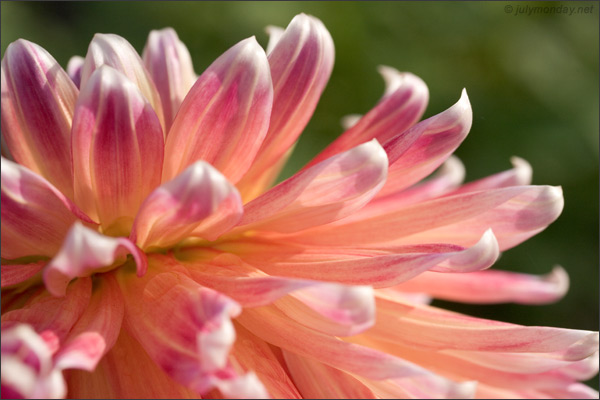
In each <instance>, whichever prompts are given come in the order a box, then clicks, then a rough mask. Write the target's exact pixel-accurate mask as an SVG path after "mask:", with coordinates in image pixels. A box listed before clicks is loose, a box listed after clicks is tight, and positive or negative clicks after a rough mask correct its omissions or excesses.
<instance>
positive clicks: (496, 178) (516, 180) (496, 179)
mask: <svg viewBox="0 0 600 400" xmlns="http://www.w3.org/2000/svg"><path fill="white" fill-rule="evenodd" d="M510 162H511V163H512V165H513V168H512V169H509V170H507V171H503V172H500V173H497V174H494V175H490V176H488V177H486V178H483V179H479V180H476V181H474V182H469V183H467V184H465V185H462V186H461V187H460V188H458V189H457V190H454V191H452V192H451V193H449V194H450V195H452V194H458V193H467V192H475V191H478V190H485V189H497V188H501V187H508V186H523V185H530V184H531V175H532V173H533V171H532V169H531V165H529V163H528V162H527V161H526V160H524V159H522V158H520V157H511V159H510Z"/></svg>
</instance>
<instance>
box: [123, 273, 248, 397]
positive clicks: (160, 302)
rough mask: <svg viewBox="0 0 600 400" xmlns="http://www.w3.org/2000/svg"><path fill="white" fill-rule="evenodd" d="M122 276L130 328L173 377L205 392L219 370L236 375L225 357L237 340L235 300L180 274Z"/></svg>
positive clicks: (212, 383)
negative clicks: (233, 322) (234, 323)
mask: <svg viewBox="0 0 600 400" xmlns="http://www.w3.org/2000/svg"><path fill="white" fill-rule="evenodd" d="M153 272H154V271H153ZM119 278H120V284H121V285H122V286H123V287H124V288H125V287H126V288H127V289H126V290H127V294H126V295H125V296H124V297H125V311H126V316H125V321H126V327H127V329H128V330H129V331H130V332H131V333H132V334H133V336H134V337H135V338H136V339H137V340H138V341H139V342H140V344H141V345H142V346H143V347H144V349H145V350H146V352H148V355H149V356H150V357H151V358H152V359H153V360H154V362H156V363H157V364H158V365H159V366H160V367H161V368H162V369H163V370H165V372H167V373H168V374H169V375H170V376H171V377H172V378H173V379H175V380H176V381H178V382H179V383H181V384H183V385H185V386H187V387H189V388H191V389H193V390H195V391H197V392H199V393H200V394H204V393H206V392H207V391H208V390H210V389H212V388H213V387H214V385H215V383H216V382H217V381H220V380H221V378H220V377H219V374H225V375H228V376H229V377H230V378H234V377H233V376H230V372H228V371H227V370H228V368H227V367H228V366H227V357H228V355H229V351H230V349H231V346H232V345H233V342H234V340H235V330H234V328H233V325H232V322H231V318H233V317H235V316H237V315H239V313H240V312H241V308H240V306H239V305H238V304H237V303H236V302H234V301H233V300H231V299H229V298H227V297H226V296H224V295H222V294H220V293H218V292H215V291H213V290H211V289H207V288H204V287H202V286H200V285H198V284H197V283H195V282H194V281H193V280H191V279H190V278H188V277H186V276H185V274H182V273H181V272H165V273H158V274H156V275H155V276H152V275H151V274H148V276H147V277H145V278H144V279H138V278H136V277H133V276H130V274H126V273H122V274H120V275H119ZM173 310H176V311H177V312H173Z"/></svg>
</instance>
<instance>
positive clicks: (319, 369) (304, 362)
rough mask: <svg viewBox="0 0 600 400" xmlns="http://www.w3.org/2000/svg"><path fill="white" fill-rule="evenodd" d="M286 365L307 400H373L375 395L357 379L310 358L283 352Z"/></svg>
mask: <svg viewBox="0 0 600 400" xmlns="http://www.w3.org/2000/svg"><path fill="white" fill-rule="evenodd" d="M283 355H284V357H285V363H286V365H287V367H288V368H289V370H290V375H291V376H292V378H293V379H294V383H295V384H296V387H297V388H298V390H299V391H300V392H301V393H302V396H303V398H306V399H372V398H375V394H374V393H373V392H372V391H371V390H369V388H368V387H366V386H365V385H364V384H362V383H361V382H360V381H359V380H357V379H356V378H353V377H352V376H351V375H349V374H347V373H345V372H343V371H340V370H339V369H337V368H333V367H330V366H328V365H326V364H323V363H320V362H318V361H315V360H313V359H310V358H306V357H302V356H299V355H297V354H294V353H292V352H289V351H285V350H284V351H283Z"/></svg>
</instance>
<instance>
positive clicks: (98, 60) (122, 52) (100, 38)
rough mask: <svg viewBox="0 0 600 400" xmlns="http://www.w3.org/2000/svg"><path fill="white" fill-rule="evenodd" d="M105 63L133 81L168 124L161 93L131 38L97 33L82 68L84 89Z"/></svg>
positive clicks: (162, 124)
mask: <svg viewBox="0 0 600 400" xmlns="http://www.w3.org/2000/svg"><path fill="white" fill-rule="evenodd" d="M102 65H108V66H109V67H112V68H114V69H116V70H117V71H119V72H121V73H122V74H123V75H125V76H126V77H127V79H129V80H130V81H131V82H133V83H134V84H135V86H137V87H138V88H139V90H140V92H141V93H142V95H143V97H144V98H145V99H146V100H147V101H148V102H150V104H151V105H152V108H153V109H154V111H155V112H156V115H157V116H158V119H159V120H160V123H161V126H162V127H164V126H165V125H164V114H163V109H162V104H161V100H160V95H159V94H158V91H157V90H156V86H155V85H154V82H153V81H152V77H151V76H150V74H149V73H148V71H147V70H146V68H145V67H144V63H143V61H142V59H141V58H140V56H139V55H138V53H137V52H136V51H135V49H134V48H133V46H131V44H129V42H128V41H127V40H125V39H124V38H122V37H121V36H118V35H114V34H105V33H97V34H95V35H94V38H93V39H92V41H91V42H90V45H89V47H88V51H87V54H86V56H85V62H84V64H83V67H82V69H81V85H80V87H81V89H83V88H85V86H86V85H87V82H88V80H89V79H90V78H91V77H92V74H93V73H94V71H95V70H97V69H98V68H100V67H101V66H102ZM163 137H164V136H163Z"/></svg>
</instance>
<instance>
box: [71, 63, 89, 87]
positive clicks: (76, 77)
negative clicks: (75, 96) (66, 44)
mask: <svg viewBox="0 0 600 400" xmlns="http://www.w3.org/2000/svg"><path fill="white" fill-rule="evenodd" d="M84 62H85V58H83V57H81V56H73V57H71V58H70V59H69V63H68V64H67V74H69V76H70V77H71V80H72V81H73V83H74V84H75V86H77V87H80V84H81V70H82V68H83V63H84Z"/></svg>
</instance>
